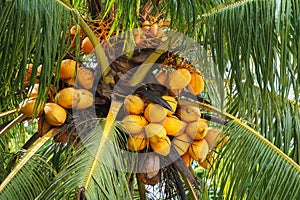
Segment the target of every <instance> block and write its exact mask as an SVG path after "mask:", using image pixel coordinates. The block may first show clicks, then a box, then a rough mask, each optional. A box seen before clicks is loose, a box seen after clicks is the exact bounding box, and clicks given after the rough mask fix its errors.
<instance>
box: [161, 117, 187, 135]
mask: <svg viewBox="0 0 300 200" xmlns="http://www.w3.org/2000/svg"><path fill="white" fill-rule="evenodd" d="M161 124H162V125H163V127H164V128H165V129H166V131H167V134H168V135H170V136H177V135H180V134H181V133H183V131H184V130H185V127H186V126H187V124H186V123H185V122H184V121H181V120H179V119H178V118H177V117H176V116H169V117H166V118H165V119H164V120H163V121H162V122H161Z"/></svg>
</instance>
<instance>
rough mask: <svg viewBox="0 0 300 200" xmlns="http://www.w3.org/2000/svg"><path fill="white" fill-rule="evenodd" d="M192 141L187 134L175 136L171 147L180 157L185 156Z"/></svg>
mask: <svg viewBox="0 0 300 200" xmlns="http://www.w3.org/2000/svg"><path fill="white" fill-rule="evenodd" d="M191 143H192V139H191V138H190V137H189V136H188V135H187V134H185V133H184V134H181V135H179V136H176V137H174V138H173V140H172V145H173V146H174V148H175V149H176V151H177V152H178V154H179V155H180V156H182V155H183V154H185V153H186V152H187V151H188V149H189V147H190V146H191Z"/></svg>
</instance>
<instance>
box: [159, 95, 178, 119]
mask: <svg viewBox="0 0 300 200" xmlns="http://www.w3.org/2000/svg"><path fill="white" fill-rule="evenodd" d="M161 98H163V99H164V100H166V101H167V102H168V104H169V105H170V106H171V108H172V109H173V111H174V112H175V111H176V107H177V101H176V99H175V97H172V96H162V97H161ZM174 112H172V111H170V110H167V115H168V116H171V115H173V114H174Z"/></svg>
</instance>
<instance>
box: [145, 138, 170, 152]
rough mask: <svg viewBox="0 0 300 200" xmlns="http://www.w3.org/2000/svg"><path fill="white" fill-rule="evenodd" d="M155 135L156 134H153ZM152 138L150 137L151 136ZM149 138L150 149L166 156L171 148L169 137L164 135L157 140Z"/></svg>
mask: <svg viewBox="0 0 300 200" xmlns="http://www.w3.org/2000/svg"><path fill="white" fill-rule="evenodd" d="M153 137H156V136H153ZM151 138H152V137H151ZM151 138H150V146H151V149H152V150H153V151H154V152H155V153H157V154H160V155H162V156H166V155H168V154H169V153H170V150H171V142H170V139H169V138H168V137H167V136H165V137H164V138H160V139H159V140H155V141H153V140H151Z"/></svg>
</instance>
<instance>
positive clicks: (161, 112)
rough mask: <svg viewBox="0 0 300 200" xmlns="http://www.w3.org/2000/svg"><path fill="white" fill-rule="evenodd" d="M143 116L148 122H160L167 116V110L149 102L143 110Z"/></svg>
mask: <svg viewBox="0 0 300 200" xmlns="http://www.w3.org/2000/svg"><path fill="white" fill-rule="evenodd" d="M144 116H145V118H146V119H147V120H148V121H149V122H154V123H155V122H161V121H162V120H164V119H165V118H166V116H167V110H166V109H165V108H164V107H162V106H161V105H158V104H154V103H149V104H148V106H147V107H146V109H145V112H144Z"/></svg>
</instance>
